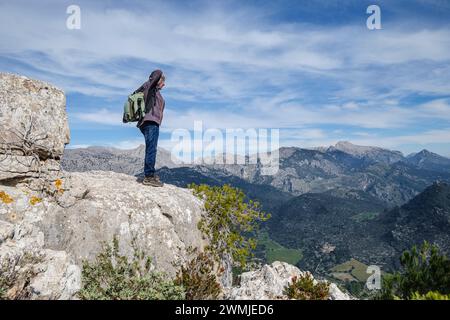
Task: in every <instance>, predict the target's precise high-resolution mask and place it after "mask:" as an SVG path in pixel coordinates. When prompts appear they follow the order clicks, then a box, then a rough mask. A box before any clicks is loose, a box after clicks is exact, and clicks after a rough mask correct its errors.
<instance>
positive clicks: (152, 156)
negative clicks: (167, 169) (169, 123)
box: [139, 121, 159, 177]
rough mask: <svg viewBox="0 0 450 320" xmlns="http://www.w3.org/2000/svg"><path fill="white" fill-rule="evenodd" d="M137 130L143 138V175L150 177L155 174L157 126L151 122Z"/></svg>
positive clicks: (145, 123)
mask: <svg viewBox="0 0 450 320" xmlns="http://www.w3.org/2000/svg"><path fill="white" fill-rule="evenodd" d="M139 129H140V130H141V132H142V134H143V135H144V138H145V162H144V174H145V176H146V177H151V176H153V175H154V174H155V163H156V148H157V146H158V137H159V125H158V124H157V123H156V122H153V121H146V122H144V123H143V124H142V125H141V126H140V127H139Z"/></svg>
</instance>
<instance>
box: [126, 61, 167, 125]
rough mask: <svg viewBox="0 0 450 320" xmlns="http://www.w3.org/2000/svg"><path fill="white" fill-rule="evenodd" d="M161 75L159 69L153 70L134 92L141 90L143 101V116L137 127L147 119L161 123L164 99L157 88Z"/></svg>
mask: <svg viewBox="0 0 450 320" xmlns="http://www.w3.org/2000/svg"><path fill="white" fill-rule="evenodd" d="M161 75H162V71H161V70H159V69H156V70H154V71H153V72H152V73H151V74H150V76H149V77H148V81H146V82H145V83H144V84H143V85H142V86H140V87H139V88H138V89H137V90H136V91H135V92H134V93H137V92H143V93H144V101H145V117H144V118H143V119H142V120H141V121H139V122H138V124H137V126H138V127H140V126H141V125H142V124H143V123H144V122H147V121H154V122H156V123H157V124H158V125H161V122H162V118H163V112H164V107H165V101H164V98H163V97H162V95H161V92H160V91H161V90H160V89H159V88H157V84H158V81H159V79H160V78H161Z"/></svg>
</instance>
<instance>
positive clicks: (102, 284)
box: [79, 238, 185, 300]
mask: <svg viewBox="0 0 450 320" xmlns="http://www.w3.org/2000/svg"><path fill="white" fill-rule="evenodd" d="M133 249H134V256H133V258H132V259H131V261H129V259H128V258H127V257H126V256H122V255H120V254H119V241H118V240H117V238H114V239H113V243H112V245H104V249H103V251H102V252H101V253H100V254H99V255H98V256H97V259H96V261H95V262H93V263H89V262H88V261H84V262H83V271H82V285H83V287H82V289H81V291H80V292H79V298H80V299H85V300H166V299H170V300H180V299H184V298H185V293H184V288H183V287H182V286H179V285H176V284H175V283H174V282H173V281H172V280H170V279H168V278H167V275H166V274H164V273H161V272H156V271H153V270H152V264H151V259H150V258H148V257H145V254H144V253H143V252H142V251H140V250H138V249H137V247H136V245H135V242H133Z"/></svg>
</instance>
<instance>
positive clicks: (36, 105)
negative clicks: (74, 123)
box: [0, 73, 70, 181]
mask: <svg viewBox="0 0 450 320" xmlns="http://www.w3.org/2000/svg"><path fill="white" fill-rule="evenodd" d="M69 141H70V132H69V125H68V121H67V114H66V98H65V95H64V92H63V91H61V90H60V89H58V88H55V87H54V86H52V85H50V84H48V83H45V82H42V81H38V80H31V79H28V78H26V77H22V76H17V75H12V74H7V73H0V181H1V180H10V179H14V178H22V177H38V176H42V175H52V174H53V173H55V172H58V171H59V168H60V164H59V159H60V158H61V156H62V154H63V152H64V146H65V145H66V144H68V143H69Z"/></svg>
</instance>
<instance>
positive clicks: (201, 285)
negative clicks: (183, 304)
mask: <svg viewBox="0 0 450 320" xmlns="http://www.w3.org/2000/svg"><path fill="white" fill-rule="evenodd" d="M190 254H191V255H192V256H193V258H192V259H191V260H190V261H189V262H188V263H187V264H186V265H184V266H181V268H180V270H179V271H178V273H177V277H176V279H175V284H177V285H179V286H182V287H183V288H184V289H185V291H186V299H188V300H207V299H217V298H218V297H219V296H220V294H221V292H222V289H221V286H220V284H219V282H218V281H217V277H219V276H220V275H221V273H222V272H223V270H220V269H219V270H216V269H217V264H216V263H215V261H214V259H213V258H212V257H211V256H210V255H209V254H208V253H206V252H198V249H197V248H195V249H190Z"/></svg>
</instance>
